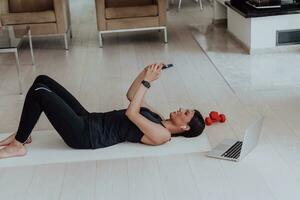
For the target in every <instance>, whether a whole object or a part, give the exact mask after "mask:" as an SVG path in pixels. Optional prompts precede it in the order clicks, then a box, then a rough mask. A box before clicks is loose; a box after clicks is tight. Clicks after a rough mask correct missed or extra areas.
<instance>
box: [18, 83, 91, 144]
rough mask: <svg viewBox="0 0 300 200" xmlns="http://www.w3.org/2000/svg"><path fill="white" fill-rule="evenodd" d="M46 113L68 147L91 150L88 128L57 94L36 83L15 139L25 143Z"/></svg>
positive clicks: (30, 91)
mask: <svg viewBox="0 0 300 200" xmlns="http://www.w3.org/2000/svg"><path fill="white" fill-rule="evenodd" d="M42 112H44V113H45V114H46V116H47V118H48V119H49V121H50V122H51V124H52V125H53V127H54V128H55V130H56V131H57V132H58V133H59V134H60V136H61V137H62V138H63V140H64V141H65V142H66V144H67V145H69V146H70V147H73V148H90V141H89V135H88V127H87V123H86V120H85V118H84V117H83V116H79V115H78V114H77V113H75V112H74V110H73V109H72V108H71V107H70V106H69V105H68V104H67V103H66V102H65V101H64V100H63V99H62V98H61V97H60V96H58V95H57V94H56V93H54V92H53V91H52V90H51V89H50V88H48V87H47V86H45V85H43V84H39V83H36V84H34V85H33V86H32V87H31V88H30V90H29V91H28V93H27V95H26V99H25V103H24V107H23V111H22V115H21V120H20V124H19V128H18V131H17V133H16V137H15V139H16V140H17V141H19V142H20V143H24V142H25V141H26V140H27V138H28V137H29V135H30V133H31V131H32V129H33V128H34V126H35V124H36V123H37V121H38V119H39V117H40V115H41V113H42Z"/></svg>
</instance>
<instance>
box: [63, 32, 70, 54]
mask: <svg viewBox="0 0 300 200" xmlns="http://www.w3.org/2000/svg"><path fill="white" fill-rule="evenodd" d="M64 40H65V50H69V44H68V33H65V34H64Z"/></svg>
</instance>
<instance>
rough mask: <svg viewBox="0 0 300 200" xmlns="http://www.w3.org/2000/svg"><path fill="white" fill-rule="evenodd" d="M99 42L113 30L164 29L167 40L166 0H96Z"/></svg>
mask: <svg viewBox="0 0 300 200" xmlns="http://www.w3.org/2000/svg"><path fill="white" fill-rule="evenodd" d="M95 1H96V14H97V25H98V31H99V44H100V47H102V46H103V43H102V35H103V34H106V33H113V32H128V31H143V30H163V32H164V41H165V42H167V26H166V18H167V17H166V15H167V11H166V3H167V2H166V0H95Z"/></svg>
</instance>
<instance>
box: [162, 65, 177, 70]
mask: <svg viewBox="0 0 300 200" xmlns="http://www.w3.org/2000/svg"><path fill="white" fill-rule="evenodd" d="M173 66H174V65H173V64H167V65H164V66H163V67H162V68H161V69H167V68H170V67H173Z"/></svg>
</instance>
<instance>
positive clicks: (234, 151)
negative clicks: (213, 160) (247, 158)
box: [221, 141, 243, 159]
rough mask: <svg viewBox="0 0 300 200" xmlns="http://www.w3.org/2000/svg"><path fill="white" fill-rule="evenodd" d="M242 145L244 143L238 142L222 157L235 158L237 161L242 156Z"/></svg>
mask: <svg viewBox="0 0 300 200" xmlns="http://www.w3.org/2000/svg"><path fill="white" fill-rule="evenodd" d="M242 144H243V142H241V141H238V142H236V143H235V144H234V145H232V146H231V147H230V148H229V149H228V150H227V151H226V152H225V153H223V154H222V155H221V156H222V157H227V158H235V159H237V158H238V157H239V156H240V154H241V149H242Z"/></svg>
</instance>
